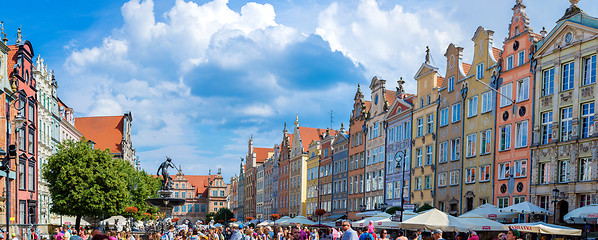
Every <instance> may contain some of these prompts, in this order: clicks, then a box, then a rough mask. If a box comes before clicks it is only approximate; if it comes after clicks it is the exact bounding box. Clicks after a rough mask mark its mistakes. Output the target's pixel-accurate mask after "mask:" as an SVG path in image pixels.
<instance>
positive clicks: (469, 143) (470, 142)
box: [465, 133, 478, 157]
mask: <svg viewBox="0 0 598 240" xmlns="http://www.w3.org/2000/svg"><path fill="white" fill-rule="evenodd" d="M477 137H478V136H477V134H475V133H474V134H470V135H467V140H466V142H465V151H466V152H465V154H466V156H467V157H473V156H475V149H476V145H475V144H476V139H477Z"/></svg>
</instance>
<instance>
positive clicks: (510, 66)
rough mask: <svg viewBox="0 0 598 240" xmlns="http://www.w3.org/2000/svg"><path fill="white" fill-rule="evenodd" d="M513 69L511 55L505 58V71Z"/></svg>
mask: <svg viewBox="0 0 598 240" xmlns="http://www.w3.org/2000/svg"><path fill="white" fill-rule="evenodd" d="M511 69H513V55H510V56H508V57H507V66H506V69H505V70H511Z"/></svg>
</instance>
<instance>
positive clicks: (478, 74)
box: [476, 62, 484, 79]
mask: <svg viewBox="0 0 598 240" xmlns="http://www.w3.org/2000/svg"><path fill="white" fill-rule="evenodd" d="M476 69H477V71H476V78H477V79H482V78H484V62H482V63H480V64H478V65H477V66H476Z"/></svg>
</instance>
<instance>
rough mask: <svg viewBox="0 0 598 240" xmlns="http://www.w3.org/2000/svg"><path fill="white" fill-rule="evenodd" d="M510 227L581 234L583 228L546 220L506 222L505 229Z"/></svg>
mask: <svg viewBox="0 0 598 240" xmlns="http://www.w3.org/2000/svg"><path fill="white" fill-rule="evenodd" d="M510 228H514V229H517V230H519V231H520V232H531V233H540V234H556V235H569V236H581V229H575V228H570V227H565V226H560V225H554V224H548V223H544V222H534V223H515V224H505V225H504V228H503V229H504V230H509V229H510Z"/></svg>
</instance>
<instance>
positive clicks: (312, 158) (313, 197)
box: [305, 140, 321, 219]
mask: <svg viewBox="0 0 598 240" xmlns="http://www.w3.org/2000/svg"><path fill="white" fill-rule="evenodd" d="M320 154H321V146H320V141H316V140H313V141H312V142H311V143H310V144H309V159H307V185H306V191H307V193H306V195H307V198H306V200H305V203H306V214H307V216H311V217H312V219H316V218H315V217H316V215H315V210H316V209H318V208H320V206H318V181H319V175H318V173H319V170H318V169H319V167H320Z"/></svg>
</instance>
